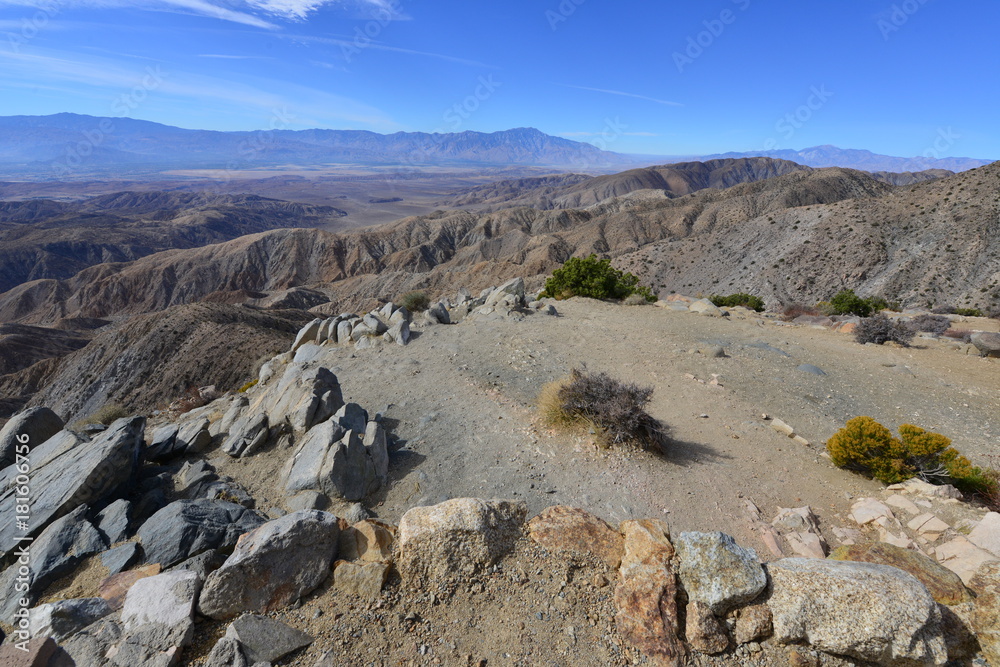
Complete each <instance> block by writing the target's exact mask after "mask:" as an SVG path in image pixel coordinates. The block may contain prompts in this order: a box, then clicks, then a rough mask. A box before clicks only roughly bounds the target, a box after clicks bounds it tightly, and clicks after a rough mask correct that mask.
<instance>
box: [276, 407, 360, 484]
mask: <svg viewBox="0 0 1000 667" xmlns="http://www.w3.org/2000/svg"><path fill="white" fill-rule="evenodd" d="M345 432H346V431H345V429H344V427H342V426H341V425H340V423H339V419H338V418H336V417H333V418H331V419H328V420H326V421H325V422H323V423H322V424H318V425H316V426H314V427H313V428H312V429H310V430H309V432H308V433H307V434H306V436H305V438H304V439H303V440H302V444H301V445H299V447H298V449H296V451H295V454H294V455H293V457H292V462H291V466H290V467H289V468H288V472H287V473H286V475H285V482H284V487H285V493H286V494H289V495H291V494H294V493H296V492H297V491H304V490H307V489H312V490H316V489H320V488H321V484H320V475H321V473H322V472H323V462H324V461H325V460H326V457H327V455H328V454H329V452H330V450H331V449H332V448H333V447H334V446H335V445H336V444H337V443H338V442H340V440H341V439H342V438H343V437H344V434H345Z"/></svg>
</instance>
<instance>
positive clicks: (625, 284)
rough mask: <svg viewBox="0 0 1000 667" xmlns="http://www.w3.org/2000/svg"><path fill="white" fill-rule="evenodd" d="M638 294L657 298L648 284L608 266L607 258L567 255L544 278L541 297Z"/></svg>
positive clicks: (603, 297)
mask: <svg viewBox="0 0 1000 667" xmlns="http://www.w3.org/2000/svg"><path fill="white" fill-rule="evenodd" d="M633 294H638V295H639V296H641V297H642V298H644V299H646V301H656V296H654V295H653V292H652V290H650V289H649V288H648V287H644V286H641V285H639V279H638V278H637V277H636V276H634V275H633V274H631V273H625V272H622V271H619V270H618V269H616V268H615V267H613V266H611V260H610V259H597V255H593V254H592V255H590V256H589V257H570V258H569V259H568V260H566V263H565V264H563V265H562V268H558V269H556V270H555V271H553V272H552V277H551V278H549V279H548V280H546V281H545V289H544V290H543V291H542V293H541V294H539V298H540V299H544V298H547V297H548V298H554V299H568V298H570V297H574V296H585V297H590V298H591V299H625V298H627V297H629V296H631V295H633Z"/></svg>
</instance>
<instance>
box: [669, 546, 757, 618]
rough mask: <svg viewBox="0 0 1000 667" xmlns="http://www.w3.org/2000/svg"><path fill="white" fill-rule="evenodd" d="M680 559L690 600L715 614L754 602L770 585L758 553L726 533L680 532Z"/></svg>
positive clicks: (682, 579)
mask: <svg viewBox="0 0 1000 667" xmlns="http://www.w3.org/2000/svg"><path fill="white" fill-rule="evenodd" d="M677 557H678V560H679V562H680V567H679V568H678V576H679V577H680V579H681V583H682V584H683V585H684V590H686V591H687V594H688V598H689V599H690V600H691V601H693V602H700V603H702V604H704V605H705V606H707V607H708V608H709V609H711V610H712V612H713V613H715V614H724V613H726V612H727V611H729V610H731V609H733V608H734V607H738V606H742V605H744V604H746V603H748V602H750V601H752V600H753V599H754V598H756V597H757V596H758V595H760V594H761V592H762V591H763V590H764V587H765V586H767V577H766V576H765V575H764V570H763V569H762V568H761V566H760V561H759V560H758V559H757V554H756V553H754V551H753V549H747V548H745V547H741V546H740V545H738V544H736V541H735V540H733V538H732V537H730V536H728V535H726V534H725V533H693V532H692V533H681V534H680V536H679V538H678V540H677Z"/></svg>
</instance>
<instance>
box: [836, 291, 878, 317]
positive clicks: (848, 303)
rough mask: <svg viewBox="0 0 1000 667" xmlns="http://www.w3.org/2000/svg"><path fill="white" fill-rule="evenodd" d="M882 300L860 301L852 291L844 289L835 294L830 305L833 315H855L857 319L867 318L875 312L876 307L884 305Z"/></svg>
mask: <svg viewBox="0 0 1000 667" xmlns="http://www.w3.org/2000/svg"><path fill="white" fill-rule="evenodd" d="M884 303H885V300H884V299H878V300H877V301H876V299H862V298H861V297H860V296H858V295H857V294H855V293H854V290H852V289H845V290H841V291H839V292H837V293H836V294H835V295H834V297H833V298H832V299H830V305H831V306H833V310H834V314H835V315H857V316H858V317H868V316H869V315H871V314H872V313H873V312H874V311H875V310H877V308H876V306H879V305H881V304H884Z"/></svg>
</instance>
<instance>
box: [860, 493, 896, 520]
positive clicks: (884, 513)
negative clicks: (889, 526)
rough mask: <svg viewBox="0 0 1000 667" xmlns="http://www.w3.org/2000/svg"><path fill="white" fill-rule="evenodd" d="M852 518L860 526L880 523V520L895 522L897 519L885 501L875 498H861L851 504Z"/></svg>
mask: <svg viewBox="0 0 1000 667" xmlns="http://www.w3.org/2000/svg"><path fill="white" fill-rule="evenodd" d="M851 518H852V519H854V522H855V523H857V524H858V525H859V526H864V525H866V524H869V523H878V522H879V521H880V520H882V521H883V523H882V524H880V525H884V521H890V522H894V521H895V520H896V517H895V515H893V513H892V510H890V509H889V508H888V506H886V504H885V503H883V502H880V501H878V500H876V499H874V498H861V499H860V500H858V501H857V502H855V503H854V504H853V505H851Z"/></svg>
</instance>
